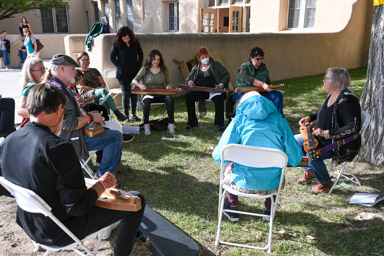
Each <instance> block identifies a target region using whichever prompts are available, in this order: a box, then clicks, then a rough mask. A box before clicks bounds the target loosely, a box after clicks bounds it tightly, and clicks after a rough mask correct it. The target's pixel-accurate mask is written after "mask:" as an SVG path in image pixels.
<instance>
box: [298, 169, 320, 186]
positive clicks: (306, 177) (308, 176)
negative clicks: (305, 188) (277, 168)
mask: <svg viewBox="0 0 384 256" xmlns="http://www.w3.org/2000/svg"><path fill="white" fill-rule="evenodd" d="M314 179H316V176H315V174H314V173H313V171H312V170H308V171H305V172H304V176H303V177H302V178H301V179H299V180H297V183H298V184H300V185H306V184H308V183H310V182H311V181H313V180H314Z"/></svg>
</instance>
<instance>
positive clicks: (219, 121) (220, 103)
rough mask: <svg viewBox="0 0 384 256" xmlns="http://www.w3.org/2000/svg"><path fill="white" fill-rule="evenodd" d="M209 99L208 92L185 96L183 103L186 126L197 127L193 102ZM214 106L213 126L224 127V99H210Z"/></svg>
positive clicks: (192, 92)
mask: <svg viewBox="0 0 384 256" xmlns="http://www.w3.org/2000/svg"><path fill="white" fill-rule="evenodd" d="M208 98H209V92H198V91H190V92H188V93H187V94H186V95H185V103H186V105H187V111H188V125H190V126H192V127H194V126H197V125H198V121H197V117H196V108H195V102H196V101H199V100H205V99H208ZM211 100H212V101H213V103H214V104H215V122H214V124H215V125H218V126H219V127H222V126H224V97H223V95H217V96H215V97H213V98H212V99H211Z"/></svg>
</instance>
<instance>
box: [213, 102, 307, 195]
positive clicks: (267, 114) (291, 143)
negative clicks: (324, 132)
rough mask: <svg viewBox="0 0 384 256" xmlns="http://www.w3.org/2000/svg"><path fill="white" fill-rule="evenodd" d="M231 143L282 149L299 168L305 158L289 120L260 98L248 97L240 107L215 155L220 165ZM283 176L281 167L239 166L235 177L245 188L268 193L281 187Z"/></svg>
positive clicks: (235, 166) (237, 183)
mask: <svg viewBox="0 0 384 256" xmlns="http://www.w3.org/2000/svg"><path fill="white" fill-rule="evenodd" d="M227 144H241V145H248V146H257V147H265V148H273V149H279V150H281V151H283V152H285V153H286V154H287V156H288V163H289V164H290V165H291V166H297V165H298V164H299V163H300V162H301V160H302V156H303V153H302V150H301V147H300V145H299V144H298V143H297V142H296V140H295V138H294V136H293V133H292V130H291V128H290V127H289V125H288V122H287V120H285V119H284V118H283V117H282V116H281V114H280V113H279V112H278V111H277V108H276V107H275V105H274V104H273V103H272V101H270V100H268V99H267V98H265V97H263V96H260V95H256V96H252V97H250V98H248V99H247V100H245V101H244V102H242V103H240V104H239V106H238V107H237V110H236V117H235V118H234V119H233V120H232V122H231V123H230V124H229V125H228V127H227V129H226V130H225V132H224V133H223V135H222V137H221V139H220V141H219V144H218V145H217V147H216V148H215V150H214V151H213V153H212V157H213V158H214V159H215V160H216V162H217V164H219V165H220V163H221V149H222V148H223V147H224V146H225V145H227ZM280 176H281V168H275V167H271V168H253V167H247V166H243V165H240V164H236V163H235V165H234V168H233V169H232V177H231V178H232V180H233V181H234V182H235V183H236V185H237V186H239V187H241V188H244V189H248V190H261V191H268V190H273V189H276V188H277V187H278V186H279V182H280Z"/></svg>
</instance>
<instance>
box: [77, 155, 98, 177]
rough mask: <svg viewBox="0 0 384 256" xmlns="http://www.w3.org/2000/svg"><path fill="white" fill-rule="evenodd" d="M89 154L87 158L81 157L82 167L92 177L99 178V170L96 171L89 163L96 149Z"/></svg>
mask: <svg viewBox="0 0 384 256" xmlns="http://www.w3.org/2000/svg"><path fill="white" fill-rule="evenodd" d="M88 153H89V156H88V158H87V159H80V165H81V168H83V170H84V171H85V172H86V173H87V174H88V175H89V177H90V178H91V179H97V178H98V177H97V171H96V172H94V171H93V170H92V168H91V167H90V166H89V163H90V161H91V159H92V157H93V156H94V155H95V154H96V151H89V152H88Z"/></svg>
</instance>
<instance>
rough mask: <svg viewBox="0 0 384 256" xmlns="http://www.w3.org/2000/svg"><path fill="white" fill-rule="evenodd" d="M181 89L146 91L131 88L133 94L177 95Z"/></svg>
mask: <svg viewBox="0 0 384 256" xmlns="http://www.w3.org/2000/svg"><path fill="white" fill-rule="evenodd" d="M180 91H181V90H180V89H172V90H165V89H147V90H144V91H142V90H141V89H131V93H132V94H139V95H175V94H177V93H178V92H180Z"/></svg>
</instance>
